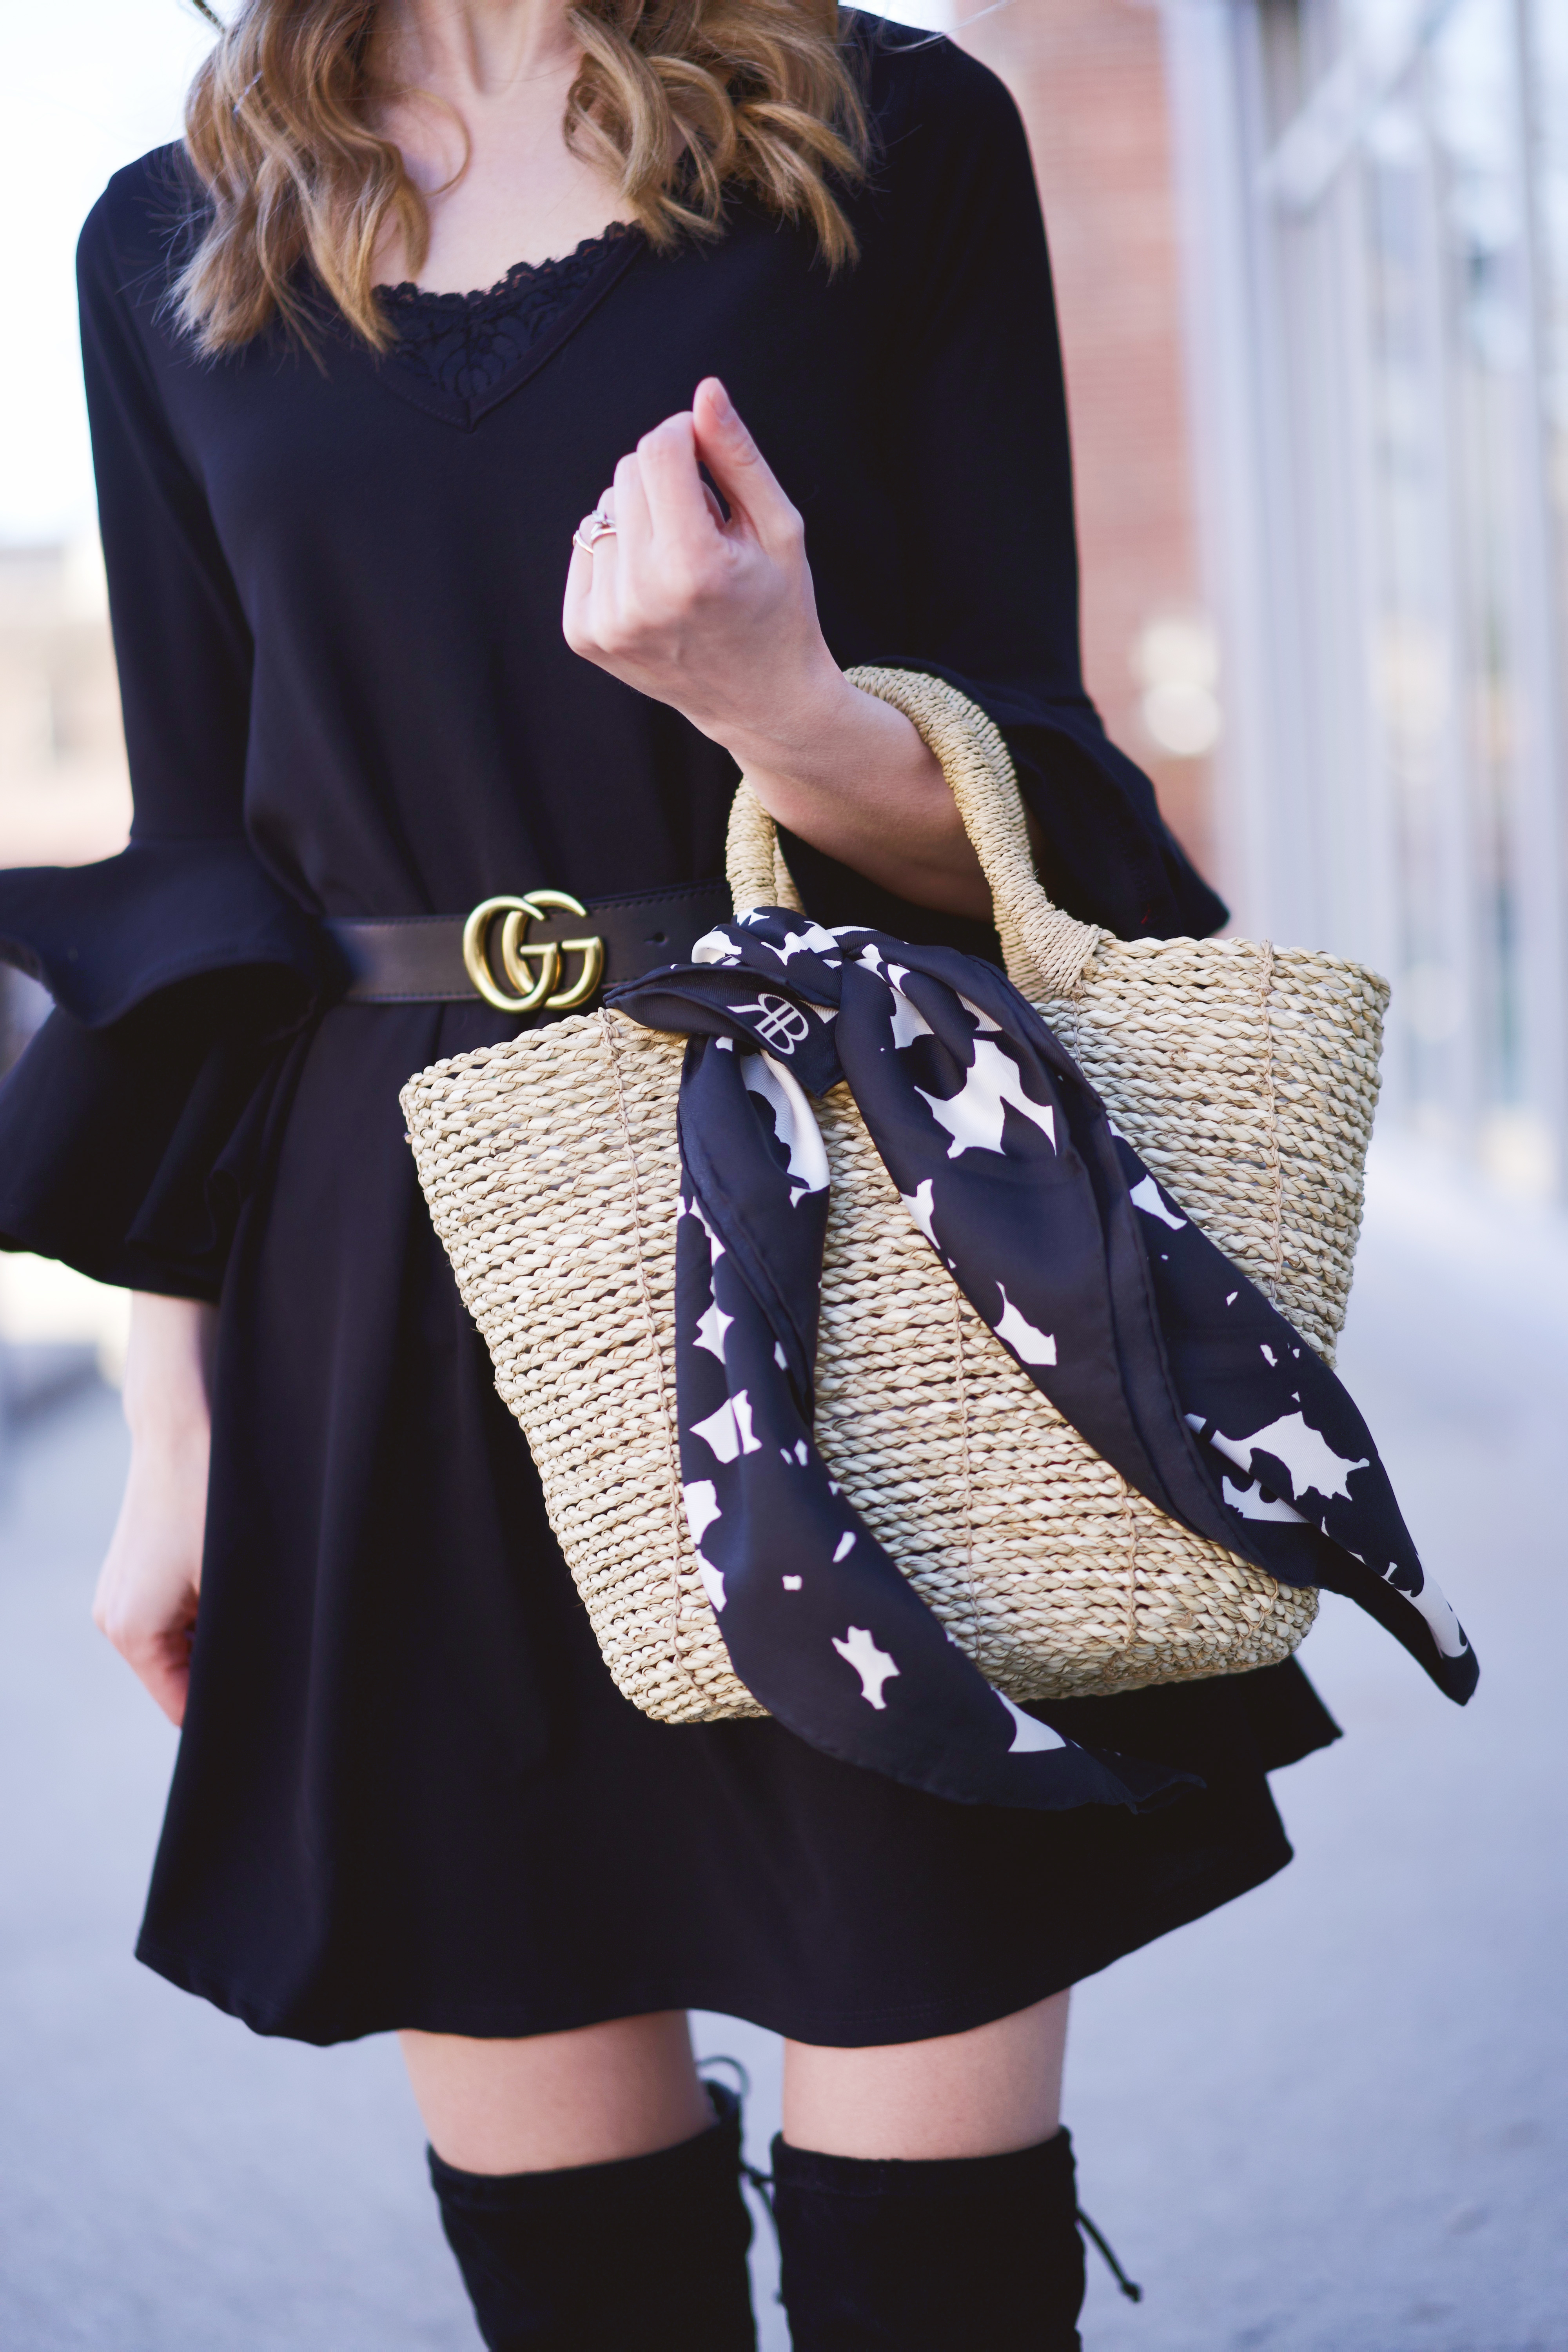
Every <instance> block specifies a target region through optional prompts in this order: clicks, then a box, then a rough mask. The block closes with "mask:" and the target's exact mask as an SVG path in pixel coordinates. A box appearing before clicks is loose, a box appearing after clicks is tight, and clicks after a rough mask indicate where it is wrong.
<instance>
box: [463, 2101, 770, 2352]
mask: <svg viewBox="0 0 1568 2352" xmlns="http://www.w3.org/2000/svg"><path fill="white" fill-rule="evenodd" d="M707 2087H708V2094H709V2096H710V2099H711V2100H712V2102H713V2105H714V2107H715V2110H716V2111H717V2115H718V2121H717V2122H716V2123H715V2124H714V2126H713V2128H712V2129H711V2130H710V2131H706V2132H702V2133H700V2134H699V2136H698V2137H697V2138H695V2139H689V2140H683V2141H682V2142H681V2144H680V2146H679V2147H667V2148H661V2149H660V2150H659V2151H658V2154H657V2155H654V2156H636V2157H632V2158H628V2159H627V2160H626V2162H625V2163H622V2164H584V2165H576V2166H574V2167H572V2168H569V2169H567V2170H565V2171H562V2172H510V2173H504V2174H499V2175H497V2174H489V2173H479V2172H459V2171H458V2169H457V2168H456V2166H454V2165H450V2164H444V2163H443V2162H442V2160H441V2158H439V2157H438V2156H437V2154H436V2152H435V2150H434V2148H432V2149H431V2151H430V2178H431V2179H432V2180H433V2181H434V2183H435V2185H436V2194H437V2197H438V2198H439V2199H440V2200H441V2221H442V2225H443V2227H444V2228H445V2230H446V2232H447V2242H448V2243H449V2244H450V2246H451V2249H452V2252H454V2253H455V2254H456V2255H457V2257H458V2267H459V2269H460V2270H461V2271H462V2273H463V2281H464V2284H465V2285H466V2286H467V2287H468V2294H469V2296H470V2298H471V2299H472V2302H473V2306H474V2315H475V2317H476V2318H477V2319H478V2321H479V2334H480V2335H481V2336H483V2338H484V2340H485V2342H486V2343H487V2344H488V2345H489V2347H490V2352H755V2346H756V2340H757V2337H756V2328H755V2325H754V2323H753V2321H752V2294H751V2284H750V2281H749V2279H748V2276H747V2272H746V2249H747V2247H748V2246H749V2245H750V2243H751V2241H752V2220H751V2215H750V2213H749V2212H748V2211H747V2210H746V2202H745V2199H744V2197H743V2196H742V2190H741V2120H740V2102H739V2101H738V2099H737V2098H736V2097H735V2095H734V2093H733V2092H732V2091H728V2090H725V2089H724V2088H723V2087H722V2086H721V2085H720V2084H711V2083H710V2084H709V2085H708V2086H707Z"/></svg>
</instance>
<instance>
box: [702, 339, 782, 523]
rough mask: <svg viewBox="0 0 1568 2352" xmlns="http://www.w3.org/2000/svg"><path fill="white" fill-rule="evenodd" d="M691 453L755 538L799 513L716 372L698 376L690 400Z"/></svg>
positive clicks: (732, 511) (725, 501)
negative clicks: (693, 445) (694, 451)
mask: <svg viewBox="0 0 1568 2352" xmlns="http://www.w3.org/2000/svg"><path fill="white" fill-rule="evenodd" d="M691 422H692V427H693V432H694V436H695V439H696V443H697V455H698V457H699V458H700V460H701V462H702V464H703V465H705V466H706V467H707V468H708V471H709V472H710V474H711V475H712V477H713V479H714V480H715V481H716V482H717V483H718V485H719V488H720V489H721V492H722V493H723V497H724V503H725V504H726V506H728V507H729V509H731V513H734V512H736V511H737V510H738V511H739V512H740V513H741V514H742V515H743V516H744V517H745V518H746V520H747V521H748V522H750V523H751V525H752V528H753V530H755V531H756V533H757V536H758V537H759V539H767V538H768V537H769V536H770V535H771V534H772V533H773V531H774V530H778V529H780V528H781V527H782V528H786V529H793V528H794V527H795V525H797V524H798V522H799V520H800V519H799V517H798V515H797V514H796V513H795V508H794V507H793V506H792V505H791V503H790V501H789V499H787V498H786V497H785V496H784V491H783V489H782V488H780V487H779V483H778V479H777V477H776V476H775V475H774V473H773V467H771V466H770V465H769V464H768V461H767V459H766V458H765V457H763V453H762V451H761V450H760V449H759V448H758V446H757V445H756V443H755V442H754V441H753V440H752V436H751V434H750V433H749V432H748V431H747V429H746V426H745V425H744V424H743V423H742V419H741V417H740V415H739V414H738V413H737V411H736V408H735V406H734V404H733V402H732V401H731V398H730V395H729V394H728V393H727V392H726V391H725V389H724V387H723V385H722V384H721V383H720V381H719V379H718V377H717V376H716V375H710V376H704V377H703V379H702V382H701V383H700V384H699V385H698V387H697V390H696V392H695V394H693V396H692V402H691Z"/></svg>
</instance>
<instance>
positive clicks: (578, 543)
mask: <svg viewBox="0 0 1568 2352" xmlns="http://www.w3.org/2000/svg"><path fill="white" fill-rule="evenodd" d="M584 533H585V534H586V536H584ZM615 535H616V526H615V524H614V523H613V522H612V521H611V520H610V518H609V516H608V515H607V514H606V513H605V509H604V508H603V507H595V509H594V511H593V513H592V514H591V515H589V516H588V517H587V518H586V520H584V521H583V522H580V523H579V524H578V526H577V528H576V530H574V532H573V534H572V544H573V546H574V547H580V548H581V549H582V551H583V552H584V555H592V554H593V552H594V550H595V547H597V545H598V543H599V541H601V540H602V539H614V537H615Z"/></svg>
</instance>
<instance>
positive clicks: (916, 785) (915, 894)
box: [723, 666, 991, 920]
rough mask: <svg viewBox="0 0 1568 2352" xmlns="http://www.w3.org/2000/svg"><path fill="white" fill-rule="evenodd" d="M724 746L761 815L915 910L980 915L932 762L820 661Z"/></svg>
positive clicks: (972, 865)
mask: <svg viewBox="0 0 1568 2352" xmlns="http://www.w3.org/2000/svg"><path fill="white" fill-rule="evenodd" d="M723 740H724V744H725V749H726V750H727V751H729V752H730V753H731V757H732V758H733V759H735V760H736V761H738V762H739V764H740V766H741V767H742V769H743V770H744V772H745V775H746V781H747V782H748V783H749V784H750V785H751V787H752V791H753V792H754V793H756V795H757V798H758V799H759V800H760V801H761V802H762V803H763V807H764V808H765V809H766V810H767V811H768V813H769V814H770V815H771V816H773V817H774V818H776V819H777V821H778V823H779V824H782V825H785V826H787V827H788V829H789V831H790V832H791V833H794V834H798V835H799V836H800V838H801V839H802V840H803V841H808V842H810V844H811V845H812V847H813V848H814V849H820V850H822V851H824V852H825V853H826V855H827V856H829V857H836V858H837V859H838V861H839V862H840V864H842V865H845V866H852V867H853V868H854V870H855V871H856V873H858V874H864V875H865V876H866V877H868V880H870V881H872V882H877V883H879V884H880V885H881V886H882V887H883V888H885V889H889V890H893V891H896V892H897V893H898V895H899V897H900V898H908V899H910V900H911V901H912V902H913V904H914V905H916V906H919V907H934V908H941V909H942V911H943V912H944V913H948V914H957V915H970V916H974V917H977V918H979V919H983V920H984V919H988V918H989V916H990V913H991V894H990V891H989V890H988V888H987V887H986V884H985V880H984V876H983V875H982V873H981V871H980V864H979V860H978V859H977V858H976V856H975V855H974V852H973V848H972V847H971V846H970V843H969V839H968V836H967V835H966V834H965V833H964V830H963V824H962V823H961V822H960V820H959V814H958V810H957V808H956V807H955V805H954V803H953V798H952V793H951V792H950V791H949V789H948V786H947V782H946V779H945V778H944V776H943V775H942V769H941V766H940V765H939V763H938V761H937V760H936V757H935V755H934V754H933V753H932V752H931V751H928V750H927V748H926V746H925V744H924V743H923V742H922V741H921V738H920V736H919V735H918V734H917V733H916V731H915V730H914V728H913V727H912V726H911V725H910V721H909V719H906V718H905V716H904V714H903V712H902V711H901V710H895V709H893V707H892V705H891V703H888V702H883V701H881V700H879V698H878V697H877V696H876V695H873V694H865V693H862V692H861V690H860V689H859V688H858V687H855V686H851V685H850V683H849V681H848V679H847V677H844V675H843V673H842V672H841V671H840V670H838V669H837V668H829V667H826V666H825V668H824V672H823V674H822V675H821V676H820V677H819V678H817V679H816V680H814V682H813V685H812V688H811V689H810V690H809V691H807V692H804V693H797V694H795V695H794V696H792V697H791V698H790V699H789V702H788V705H787V709H785V710H783V711H781V712H780V713H779V714H778V715H777V716H776V717H775V718H774V719H773V721H772V724H771V725H769V726H768V727H767V728H766V729H765V730H763V729H756V730H753V729H752V728H739V727H738V728H736V729H734V730H726V731H725V733H724V737H723Z"/></svg>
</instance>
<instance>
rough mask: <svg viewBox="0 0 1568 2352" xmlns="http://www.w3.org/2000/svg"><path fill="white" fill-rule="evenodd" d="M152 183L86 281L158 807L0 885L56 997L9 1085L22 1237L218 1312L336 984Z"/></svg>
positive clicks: (8, 1226) (1, 1239) (104, 505)
mask: <svg viewBox="0 0 1568 2352" xmlns="http://www.w3.org/2000/svg"><path fill="white" fill-rule="evenodd" d="M129 177H130V175H128V174H121V175H120V178H119V180H117V181H115V182H111V183H110V188H109V190H108V192H107V193H106V194H105V196H104V197H103V198H101V199H100V203H99V204H98V205H97V206H96V207H95V208H94V210H93V212H92V214H91V215H89V219H88V222H87V225H86V227H85V228H84V230H83V232H82V237H81V243H80V246H79V253H78V274H79V291H80V300H81V324H82V356H83V365H84V371H85V375H86V381H87V394H88V408H89V418H90V423H91V428H92V442H93V459H94V466H95V469H96V473H97V478H98V489H99V513H100V528H101V530H102V535H103V547H104V559H105V564H106V568H107V572H108V577H109V592H110V619H111V622H112V625H113V633H114V646H115V656H116V660H117V663H118V667H119V672H120V682H121V702H122V706H123V711H124V721H125V735H126V742H127V747H128V751H129V755H130V762H131V773H132V792H133V798H134V803H135V816H134V821H133V823H132V835H131V844H130V846H129V847H128V848H127V849H125V850H124V851H122V852H121V855H120V856H118V857H110V858H106V859H104V860H103V861H102V862H101V863H100V864H97V865H93V866H79V867H62V866H51V867H37V868H33V869H15V870H12V871H10V872H7V873H3V874H0V959H4V960H5V961H7V962H9V963H11V964H14V965H16V967H17V968H18V969H20V970H21V971H26V972H27V973H29V974H30V975H31V976H32V977H33V978H34V979H36V980H37V981H39V982H42V984H43V985H44V987H45V988H47V990H48V992H49V993H50V995H51V996H52V997H53V999H54V1004H55V1010H54V1011H53V1012H52V1013H51V1014H50V1015H49V1017H48V1018H47V1021H46V1022H45V1023H44V1024H43V1026H42V1028H41V1029H40V1030H39V1031H38V1033H37V1036H36V1037H35V1038H34V1039H33V1041H32V1043H31V1044H30V1045H28V1047H27V1049H26V1052H25V1053H24V1054H23V1055H22V1057H21V1059H20V1060H19V1062H18V1063H17V1065H16V1067H15V1068H14V1069H13V1070H12V1072H11V1073H10V1075H9V1076H8V1077H7V1078H6V1079H5V1084H4V1086H3V1087H0V1247H5V1248H7V1249H23V1250H34V1251H37V1252H39V1253H40V1254H42V1255H47V1256H51V1257H58V1258H63V1259H64V1260H65V1261H66V1262H67V1263H68V1264H69V1265H75V1266H77V1267H79V1269H80V1270H81V1271H82V1272H83V1273H85V1274H89V1275H91V1276H94V1277H95V1278H97V1279H99V1280H100V1281H106V1282H112V1283H119V1284H122V1285H125V1286H131V1287H134V1288H139V1289H148V1290H155V1291H163V1292H165V1293H168V1294H170V1295H173V1296H176V1297H195V1298H211V1297H216V1292H217V1289H218V1286H219V1284H220V1282H221V1278H222V1271H223V1263H224V1256H225V1252H226V1244H227V1240H228V1234H229V1231H230V1229H231V1227H232V1223H233V1213H234V1207H235V1203H236V1200H237V1176H238V1171H239V1170H240V1167H241V1164H242V1162H243V1160H244V1157H245V1147H246V1139H247V1135H248V1134H250V1133H251V1132H252V1131H253V1130H254V1129H255V1128H256V1127H257V1125H258V1122H259V1120H260V1119H261V1118H262V1117H263V1116H264V1111H265V1103H266V1098H267V1096H268V1093H269V1091H270V1087H271V1083H272V1080H273V1078H274V1076H275V1075H276V1071H277V1068H278V1066H279V1059H280V1054H279V1046H280V1041H282V1040H283V1039H284V1038H286V1037H287V1035H288V1034H289V1033H290V1032H291V1031H292V1030H294V1029H295V1028H297V1027H298V1025H299V1024H300V1022H301V1021H302V1020H303V1019H304V1018H305V1017H306V1015H307V1014H308V1013H309V1012H310V1008H311V1006H312V1005H313V1003H315V1001H316V999H317V997H318V995H319V994H320V992H321V989H322V986H323V982H325V980H326V978H327V973H326V969H325V967H324V965H323V962H322V950H321V946H320V942H319V933H318V930H317V927H316V925H315V924H314V923H313V922H312V920H311V919H310V917H309V916H308V915H307V914H306V913H305V912H304V911H303V910H302V909H300V908H299V907H297V906H296V905H295V903H294V902H293V901H292V900H291V899H290V898H289V897H288V896H287V894H286V893H285V892H284V891H283V890H281V889H280V888H279V887H278V885H277V884H276V883H275V882H274V881H273V880H272V879H271V877H269V876H268V873H267V872H266V871H265V869H264V868H263V866H261V865H260V863H259V862H258V859H257V857H256V856H255V855H254V853H253V851H252V850H251V848H250V846H249V844H248V842H247V838H246V835H245V828H244V819H243V787H244V766H245V745H246V737H247V727H248V719H249V688H250V668H251V645H250V635H249V631H248V629H247V625H246V621H245V616H244V614H243V612H242V610H241V607H240V602H239V598H238V595H237V592H236V589H235V585H234V582H233V580H232V578H231V577H230V574H229V572H228V567H227V565H226V562H225V561H224V557H223V553H222V551H221V549H220V547H219V545H218V541H217V537H216V531H215V530H214V526H213V521H212V518H211V515H210V513H209V511H208V509H207V504H206V500H205V496H204V494H203V491H202V488H201V484H200V481H199V479H198V478H197V475H196V471H195V467H193V465H192V464H191V462H190V461H189V460H188V458H187V457H186V455H185V454H184V451H183V449H182V448H181V446H180V444H179V440H178V436H177V435H176V433H175V430H174V426H173V425H172V423H171V421H170V417H169V415H168V412H167V408H166V405H165V403H164V401H163V397H162V395H161V390H160V381H159V379H160V370H161V368H164V367H167V366H168V365H170V364H171V354H170V352H169V347H168V345H167V343H166V341H164V340H163V333H162V330H161V328H160V326H159V323H158V303H159V297H160V294H161V290H162V286H163V283H164V282H165V281H164V272H163V268H162V266H161V265H162V263H163V254H162V252H161V251H159V250H157V249H155V248H154V249H153V250H149V249H148V247H149V246H150V245H151V243H152V240H151V239H150V238H149V237H148V236H147V235H146V233H145V231H144V229H143V227H142V222H143V220H144V218H145V206H144V205H143V204H142V203H140V202H139V201H138V199H137V198H136V197H135V195H134V194H133V193H132V192H131V191H130V190H129V189H128V187H127V183H128V181H129Z"/></svg>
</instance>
